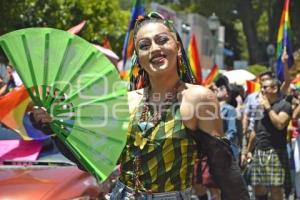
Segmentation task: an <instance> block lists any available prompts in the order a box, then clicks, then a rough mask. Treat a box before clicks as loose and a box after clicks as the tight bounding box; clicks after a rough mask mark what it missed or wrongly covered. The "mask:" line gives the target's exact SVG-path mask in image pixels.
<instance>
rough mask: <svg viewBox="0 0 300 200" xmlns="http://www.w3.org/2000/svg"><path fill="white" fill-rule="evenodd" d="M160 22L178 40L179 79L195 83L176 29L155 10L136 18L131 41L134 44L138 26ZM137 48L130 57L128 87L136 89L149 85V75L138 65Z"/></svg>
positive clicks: (171, 22)
mask: <svg viewBox="0 0 300 200" xmlns="http://www.w3.org/2000/svg"><path fill="white" fill-rule="evenodd" d="M153 22H154V23H162V24H164V25H165V26H166V27H167V28H168V29H169V30H170V32H172V33H175V37H176V38H175V39H176V40H177V41H178V42H179V45H180V46H181V56H180V57H179V59H178V60H177V73H178V75H179V77H180V79H181V80H182V81H183V82H186V83H192V84H195V83H196V79H195V77H194V75H193V73H192V71H191V67H190V63H189V61H188V59H187V55H186V53H185V50H184V47H183V44H182V40H181V38H180V36H179V34H178V32H177V31H176V29H175V28H174V26H173V21H171V20H166V19H164V17H163V16H161V15H160V14H159V13H157V12H150V13H149V14H147V15H144V16H138V18H137V19H136V23H135V26H134V32H133V42H134V44H135V40H136V35H137V32H138V31H139V30H140V28H141V27H142V26H144V25H146V24H148V23H153ZM137 52H138V51H137V49H136V47H135V50H134V53H133V57H132V61H131V62H132V68H131V72H130V75H129V77H130V87H129V90H130V91H132V90H137V89H141V88H144V87H149V86H150V81H149V76H148V74H147V72H146V71H145V70H144V69H143V68H142V67H141V66H140V64H139V62H138V58H137V57H138V55H137Z"/></svg>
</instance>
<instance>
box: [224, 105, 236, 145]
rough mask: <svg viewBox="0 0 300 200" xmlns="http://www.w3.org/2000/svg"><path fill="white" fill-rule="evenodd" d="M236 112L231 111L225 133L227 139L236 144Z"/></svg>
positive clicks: (229, 111)
mask: <svg viewBox="0 0 300 200" xmlns="http://www.w3.org/2000/svg"><path fill="white" fill-rule="evenodd" d="M236 117H237V115H236V111H235V110H234V109H231V108H230V109H229V110H228V113H227V116H226V118H227V119H225V120H226V125H227V127H226V129H225V130H224V131H225V137H226V138H227V139H228V140H229V141H230V142H234V139H235V138H236V137H237V127H236Z"/></svg>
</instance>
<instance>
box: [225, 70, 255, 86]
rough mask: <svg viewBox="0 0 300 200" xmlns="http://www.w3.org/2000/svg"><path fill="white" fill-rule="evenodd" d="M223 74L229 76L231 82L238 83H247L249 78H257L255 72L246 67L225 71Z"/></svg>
mask: <svg viewBox="0 0 300 200" xmlns="http://www.w3.org/2000/svg"><path fill="white" fill-rule="evenodd" d="M223 75H225V76H226V77H227V78H228V80H229V83H235V84H238V85H245V84H246V81H247V80H254V79H255V78H256V76H255V75H254V74H252V73H251V72H248V71H247V70H244V69H236V70H231V71H224V72H223Z"/></svg>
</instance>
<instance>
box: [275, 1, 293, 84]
mask: <svg viewBox="0 0 300 200" xmlns="http://www.w3.org/2000/svg"><path fill="white" fill-rule="evenodd" d="M289 3H290V1H289V0H285V4H284V9H283V12H282V14H281V19H280V25H279V30H278V35H277V53H276V55H277V77H278V79H279V80H281V81H283V79H284V65H283V63H282V61H281V56H282V54H283V51H284V49H286V51H287V54H288V56H289V58H288V66H289V67H291V66H292V65H293V63H294V58H293V51H292V37H291V34H292V32H291V25H290V19H289Z"/></svg>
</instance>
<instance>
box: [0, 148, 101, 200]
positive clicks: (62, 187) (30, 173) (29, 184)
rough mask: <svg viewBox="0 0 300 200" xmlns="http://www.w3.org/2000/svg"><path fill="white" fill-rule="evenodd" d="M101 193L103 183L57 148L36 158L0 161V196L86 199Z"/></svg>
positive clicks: (18, 199) (35, 199) (16, 199)
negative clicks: (53, 151) (78, 166)
mask: <svg viewBox="0 0 300 200" xmlns="http://www.w3.org/2000/svg"><path fill="white" fill-rule="evenodd" d="M51 151H52V150H51ZM101 188H102V189H101ZM105 193H107V191H106V189H105V187H103V184H101V185H99V184H98V183H97V181H96V179H95V178H94V177H93V176H91V175H89V174H88V173H87V172H84V171H81V170H79V169H78V168H77V166H76V165H74V164H73V163H72V162H71V161H69V160H68V159H66V158H65V157H64V156H62V155H61V154H60V153H59V152H58V151H55V153H54V154H53V153H52V152H51V154H47V155H46V156H42V157H41V158H38V160H36V161H25V160H24V161H8V160H6V161H2V163H0V199H13V200H26V199H29V200H54V199H58V200H60V199H68V200H70V199H73V200H88V199H103V198H104V197H103V195H104V194H105Z"/></svg>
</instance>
